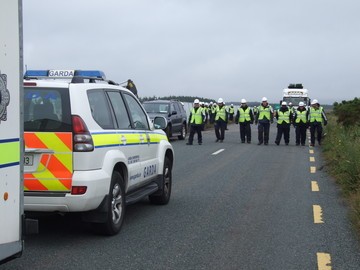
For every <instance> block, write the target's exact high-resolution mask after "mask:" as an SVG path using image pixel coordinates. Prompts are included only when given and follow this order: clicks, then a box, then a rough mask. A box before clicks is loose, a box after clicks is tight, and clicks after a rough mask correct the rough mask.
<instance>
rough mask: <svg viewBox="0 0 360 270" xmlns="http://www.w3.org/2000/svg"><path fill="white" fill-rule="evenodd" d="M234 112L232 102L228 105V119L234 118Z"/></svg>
mask: <svg viewBox="0 0 360 270" xmlns="http://www.w3.org/2000/svg"><path fill="white" fill-rule="evenodd" d="M234 114H235V108H234V104H231V105H230V107H229V121H231V122H232V121H233V120H234Z"/></svg>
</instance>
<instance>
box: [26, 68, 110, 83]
mask: <svg viewBox="0 0 360 270" xmlns="http://www.w3.org/2000/svg"><path fill="white" fill-rule="evenodd" d="M75 76H78V77H84V78H87V79H91V78H93V79H98V80H99V79H100V80H106V76H105V73H104V72H102V71H100V70H55V69H51V70H27V71H26V72H25V74H24V78H25V79H27V78H49V79H56V78H57V79H72V78H73V77H75Z"/></svg>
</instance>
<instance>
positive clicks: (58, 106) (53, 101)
mask: <svg viewBox="0 0 360 270" xmlns="http://www.w3.org/2000/svg"><path fill="white" fill-rule="evenodd" d="M71 128H72V127H71V112H70V101H69V90H68V89H66V88H54V89H51V88H26V87H25V88H24V130H25V131H33V132H37V131H41V132H46V131H49V132H50V131H51V132H59V131H63V132H68V131H71Z"/></svg>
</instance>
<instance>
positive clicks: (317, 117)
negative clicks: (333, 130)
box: [309, 107, 323, 123]
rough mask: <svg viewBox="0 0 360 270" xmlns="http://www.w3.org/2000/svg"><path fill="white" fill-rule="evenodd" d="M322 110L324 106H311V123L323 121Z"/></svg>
mask: <svg viewBox="0 0 360 270" xmlns="http://www.w3.org/2000/svg"><path fill="white" fill-rule="evenodd" d="M322 111H323V108H322V107H319V109H317V110H315V109H314V108H313V107H311V108H310V116H309V118H310V123H313V122H319V123H322Z"/></svg>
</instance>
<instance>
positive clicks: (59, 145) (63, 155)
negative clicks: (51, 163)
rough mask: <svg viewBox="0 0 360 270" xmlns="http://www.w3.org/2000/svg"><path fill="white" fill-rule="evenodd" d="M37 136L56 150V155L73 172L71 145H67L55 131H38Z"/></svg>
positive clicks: (47, 145) (48, 146) (49, 147)
mask: <svg viewBox="0 0 360 270" xmlns="http://www.w3.org/2000/svg"><path fill="white" fill-rule="evenodd" d="M36 136H37V137H38V138H39V139H40V140H41V141H42V142H43V143H44V144H45V145H46V147H47V148H48V149H53V150H55V153H54V155H55V156H56V157H57V158H58V159H59V161H60V162H61V163H62V164H63V165H64V166H65V167H66V169H67V170H69V171H71V172H72V158H71V156H72V151H71V149H69V147H67V145H66V144H64V142H63V141H62V140H60V139H59V137H58V136H56V134H55V133H50V132H48V133H45V132H44V133H36ZM58 153H59V154H58Z"/></svg>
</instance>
